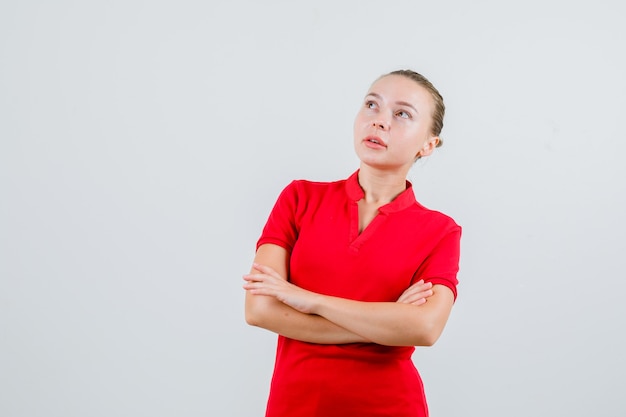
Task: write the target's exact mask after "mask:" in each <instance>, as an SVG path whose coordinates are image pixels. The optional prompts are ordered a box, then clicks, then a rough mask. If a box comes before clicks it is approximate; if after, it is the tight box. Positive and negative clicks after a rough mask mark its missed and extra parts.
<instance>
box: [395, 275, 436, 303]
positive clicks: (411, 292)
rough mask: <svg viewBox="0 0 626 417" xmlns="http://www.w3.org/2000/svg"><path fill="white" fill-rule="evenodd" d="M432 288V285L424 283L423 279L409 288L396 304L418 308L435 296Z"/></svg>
mask: <svg viewBox="0 0 626 417" xmlns="http://www.w3.org/2000/svg"><path fill="white" fill-rule="evenodd" d="M432 287H433V284H432V283H430V282H424V280H423V279H421V280H419V281H417V282H416V283H415V284H413V285H411V286H410V287H409V288H407V289H406V290H405V291H404V292H403V293H402V295H401V296H400V298H398V300H397V301H396V302H397V303H404V304H413V305H416V306H419V305H422V304H424V303H425V302H426V299H427V298H428V297H430V296H431V295H433V290H432Z"/></svg>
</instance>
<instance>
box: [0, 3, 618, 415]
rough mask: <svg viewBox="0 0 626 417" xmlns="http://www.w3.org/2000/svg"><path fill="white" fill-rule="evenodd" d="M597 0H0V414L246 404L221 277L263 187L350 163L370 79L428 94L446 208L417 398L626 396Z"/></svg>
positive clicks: (419, 188) (559, 409) (614, 21)
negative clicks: (440, 291) (445, 255)
mask: <svg viewBox="0 0 626 417" xmlns="http://www.w3.org/2000/svg"><path fill="white" fill-rule="evenodd" d="M623 9H624V6H623V4H622V3H621V2H619V1H617V0H615V1H608V0H599V1H593V2H591V1H586V2H585V1H579V2H576V1H565V0H563V1H534V0H529V1H524V2H515V3H513V2H502V1H495V0H494V1H457V2H443V1H442V2H435V1H429V2H418V1H395V2H388V3H384V2H379V1H345V2H340V1H319V0H317V1H315V2H306V3H305V2H294V1H291V2H289V1H267V2H261V1H258V2H257V1H252V0H250V1H229V2H226V1H224V2H215V1H214V2H211V1H186V0H183V1H176V2H174V1H170V2H166V1H139V0H125V1H119V0H118V1H106V2H105V1H100V2H96V1H93V2H79V1H68V0H64V1H55V2H46V1H32V0H31V1H28V0H21V1H16V0H14V1H7V0H5V1H3V2H2V3H0V415H2V416H3V417H37V416H42V417H43V416H45V417H53V416H62V417H74V416H76V417H79V416H80V417H85V416H148V415H149V416H236V417H238V416H251V417H252V416H261V415H262V414H263V410H264V406H265V399H266V396H267V392H268V384H269V379H270V375H271V369H272V365H273V355H274V346H275V336H274V335H273V334H270V333H269V332H265V331H262V330H260V329H256V328H252V327H249V326H247V325H246V324H245V323H244V320H243V296H244V294H243V290H242V289H241V284H242V279H241V276H242V275H243V274H244V273H246V272H247V271H248V269H249V267H250V263H251V261H252V257H253V252H254V246H255V242H256V239H257V238H258V236H259V234H260V232H261V228H262V226H263V224H264V222H265V220H266V218H267V215H268V213H269V210H270V208H271V206H272V205H273V203H274V201H275V199H276V197H277V195H278V193H279V192H280V190H281V189H282V188H283V187H284V186H285V185H286V184H287V183H288V182H290V181H291V180H292V179H296V178H306V179H313V180H335V179H340V178H345V177H347V176H348V175H349V174H351V173H352V172H353V171H354V170H355V169H356V168H357V166H358V161H357V159H356V157H355V156H354V154H353V150H352V122H353V118H354V115H355V114H356V111H357V109H358V107H359V106H360V104H361V99H362V97H363V95H364V94H365V92H366V90H367V88H368V86H369V84H370V82H372V81H373V80H374V79H375V78H376V77H377V76H379V75H380V74H382V73H385V72H388V71H391V70H394V69H399V68H412V69H415V70H417V71H419V72H422V73H423V74H425V75H426V76H427V77H429V78H430V79H431V81H432V82H433V83H434V84H435V85H436V86H437V87H438V88H439V90H440V91H441V93H442V94H443V96H444V98H445V100H446V104H447V107H448V112H447V118H446V121H445V127H444V130H443V137H444V138H445V145H444V147H443V148H440V149H438V150H437V152H436V153H435V155H433V156H432V157H430V158H428V159H427V160H424V161H420V163H418V164H416V166H415V167H414V168H413V170H412V171H411V174H410V179H411V180H412V181H413V183H414V187H415V192H416V195H417V198H418V200H419V201H420V202H422V203H423V204H425V205H426V206H429V207H431V208H435V209H438V210H441V211H443V212H445V213H447V214H449V215H451V216H452V217H454V218H455V219H456V221H457V222H458V223H459V224H461V225H462V226H463V232H464V234H463V241H462V262H461V272H460V274H459V280H460V282H461V284H460V287H459V298H458V301H457V303H456V306H455V308H454V310H453V314H452V317H451V319H450V321H449V323H448V326H447V328H446V331H445V332H444V335H443V336H442V338H441V339H440V340H439V342H438V343H437V344H436V345H435V346H434V347H432V348H419V349H418V350H417V351H416V353H415V355H414V361H415V363H416V364H417V366H418V368H419V369H420V372H421V373H422V377H423V379H424V382H425V385H426V390H427V396H428V398H429V403H430V408H431V414H432V415H433V416H483V417H486V416H494V417H502V416H509V417H514V416H528V415H539V416H565V415H567V416H591V415H593V416H624V415H626V400H624V397H623V388H624V383H625V377H624V375H625V374H626V363H625V359H624V357H625V355H624V352H626V341H625V340H624V328H625V324H626V323H625V321H626V319H625V317H626V308H625V307H624V304H623V301H622V299H623V294H624V292H625V291H626V284H625V280H624V278H625V273H624V249H625V244H624V234H625V232H626V221H625V219H624V214H625V213H626V201H625V198H626V197H625V196H626V189H625V188H626V187H625V181H624V179H625V178H626V169H625V167H624V166H625V164H624V155H625V154H626V134H625V133H624V127H623V125H624V114H625V112H626V77H625V76H624V75H625V74H626V58H625V53H624V50H625V49H624V48H625V46H624V45H625V44H626V29H625V28H626V26H625V25H624V10H623Z"/></svg>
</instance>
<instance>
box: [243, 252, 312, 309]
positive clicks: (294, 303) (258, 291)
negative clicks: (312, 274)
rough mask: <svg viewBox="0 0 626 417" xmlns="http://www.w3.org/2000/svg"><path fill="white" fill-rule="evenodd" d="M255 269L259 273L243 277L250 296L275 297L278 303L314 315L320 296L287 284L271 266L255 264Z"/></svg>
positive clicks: (244, 286)
mask: <svg viewBox="0 0 626 417" xmlns="http://www.w3.org/2000/svg"><path fill="white" fill-rule="evenodd" d="M253 267H254V269H256V270H257V271H259V272H258V273H251V274H247V275H244V276H243V279H244V280H245V281H247V282H246V283H245V284H244V285H243V288H244V289H245V290H247V291H249V292H250V294H254V295H267V296H270V297H275V298H276V299H277V300H278V301H281V302H283V303H285V304H287V305H288V306H289V307H291V308H293V309H295V310H298V311H299V312H301V313H305V314H312V310H313V308H314V305H315V302H316V300H317V298H318V297H320V295H319V294H316V293H314V292H311V291H307V290H304V289H302V288H300V287H298V286H296V285H293V284H291V283H290V282H287V280H286V279H285V278H283V277H281V276H280V275H279V274H278V273H277V272H276V271H274V270H273V269H272V268H270V267H269V266H266V265H261V264H258V263H255V264H254V265H253Z"/></svg>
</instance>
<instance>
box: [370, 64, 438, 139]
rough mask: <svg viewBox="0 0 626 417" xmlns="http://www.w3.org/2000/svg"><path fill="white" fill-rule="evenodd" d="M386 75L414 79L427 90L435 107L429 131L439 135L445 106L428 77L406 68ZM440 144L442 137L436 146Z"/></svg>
mask: <svg viewBox="0 0 626 417" xmlns="http://www.w3.org/2000/svg"><path fill="white" fill-rule="evenodd" d="M388 75H400V76H402V77H406V78H408V79H410V80H413V81H415V82H416V83H417V84H419V85H421V86H422V87H424V88H425V89H426V90H428V92H429V93H430V95H431V96H432V98H433V101H434V102H435V109H434V111H433V114H432V121H433V122H432V126H431V128H430V132H431V134H432V135H433V136H437V137H439V135H440V134H441V130H442V129H443V117H444V115H445V113H446V106H445V105H444V104H443V97H442V96H441V94H439V91H438V90H437V89H436V88H435V86H434V85H433V84H432V83H431V82H430V81H428V79H427V78H426V77H424V76H423V75H422V74H419V73H417V72H415V71H412V70H408V69H405V70H397V71H391V72H390V73H389V74H385V75H383V77H386V76H388ZM381 78H382V77H381ZM441 145H443V139H441V137H439V142H437V147H439V146H441Z"/></svg>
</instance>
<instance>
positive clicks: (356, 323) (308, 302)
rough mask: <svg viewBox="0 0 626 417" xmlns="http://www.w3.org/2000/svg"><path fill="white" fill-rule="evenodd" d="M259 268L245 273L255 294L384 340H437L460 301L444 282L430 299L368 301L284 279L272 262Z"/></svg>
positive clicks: (365, 336)
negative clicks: (329, 293)
mask: <svg viewBox="0 0 626 417" xmlns="http://www.w3.org/2000/svg"><path fill="white" fill-rule="evenodd" d="M254 269H256V271H257V272H254V273H251V274H249V275H246V276H245V277H244V279H245V280H246V281H248V283H247V284H245V285H244V288H246V289H247V290H248V291H247V292H248V293H249V294H250V295H249V296H250V297H252V296H256V295H265V296H269V297H266V298H268V299H275V300H276V301H279V302H281V303H283V304H285V305H287V306H289V307H291V308H292V309H295V310H297V311H299V312H301V313H304V314H305V315H306V314H315V315H319V316H321V317H323V318H324V319H326V320H327V321H328V322H331V323H334V324H335V325H337V326H339V327H340V328H343V329H346V331H348V332H352V333H353V334H355V335H359V336H360V337H362V338H363V339H365V340H368V341H371V342H373V343H378V344H381V345H388V346H431V345H433V344H434V343H435V342H436V341H437V339H438V338H439V336H440V335H441V333H442V331H443V328H444V326H445V324H446V322H447V320H448V316H449V315H450V311H451V310H452V305H453V304H454V295H453V294H452V291H451V290H450V289H449V288H448V287H446V286H443V285H435V286H434V287H433V288H432V295H431V296H430V297H428V301H427V302H423V299H424V298H423V297H422V301H420V302H418V303H415V304H410V303H403V302H362V301H354V300H348V299H344V298H338V297H331V296H326V295H321V294H317V293H313V292H311V291H307V290H304V289H302V288H299V287H297V286H295V285H293V284H291V283H289V282H287V281H286V280H284V279H281V278H280V277H281V275H280V273H277V271H276V270H274V269H273V268H272V267H271V266H270V265H264V264H260V263H255V265H254ZM412 288H413V287H412ZM403 296H404V295H403ZM402 298H403V297H400V300H401V299H402ZM400 300H399V301H400ZM262 327H265V326H262ZM266 328H267V327H266ZM270 330H271V329H270Z"/></svg>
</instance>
